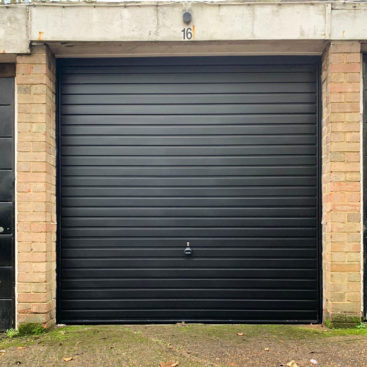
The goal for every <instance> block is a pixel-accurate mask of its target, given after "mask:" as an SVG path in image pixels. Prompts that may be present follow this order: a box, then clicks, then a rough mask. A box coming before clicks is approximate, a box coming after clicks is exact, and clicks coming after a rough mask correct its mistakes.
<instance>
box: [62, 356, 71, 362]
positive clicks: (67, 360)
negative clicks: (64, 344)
mask: <svg viewBox="0 0 367 367" xmlns="http://www.w3.org/2000/svg"><path fill="white" fill-rule="evenodd" d="M63 360H64V362H70V361H72V360H73V357H65V358H63Z"/></svg>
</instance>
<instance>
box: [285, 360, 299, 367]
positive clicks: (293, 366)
mask: <svg viewBox="0 0 367 367" xmlns="http://www.w3.org/2000/svg"><path fill="white" fill-rule="evenodd" d="M287 366H288V367H299V366H298V364H297V363H296V362H295V361H293V360H292V361H290V362H288V363H287Z"/></svg>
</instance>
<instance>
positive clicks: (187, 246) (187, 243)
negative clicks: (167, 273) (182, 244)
mask: <svg viewBox="0 0 367 367" xmlns="http://www.w3.org/2000/svg"><path fill="white" fill-rule="evenodd" d="M184 254H185V255H186V256H190V255H192V249H191V247H190V242H186V248H185V250H184Z"/></svg>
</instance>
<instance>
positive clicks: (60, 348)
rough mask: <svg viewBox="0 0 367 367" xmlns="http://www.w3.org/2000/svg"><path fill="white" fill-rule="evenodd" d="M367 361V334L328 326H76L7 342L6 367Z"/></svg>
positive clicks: (220, 366) (2, 349)
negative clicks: (17, 366) (331, 328)
mask: <svg viewBox="0 0 367 367" xmlns="http://www.w3.org/2000/svg"><path fill="white" fill-rule="evenodd" d="M366 357H367V329H334V330H330V329H326V328H323V327H321V326H295V325H200V324H176V325H108V326H106V325H105V326H69V327H59V328H56V329H54V330H52V331H49V332H47V333H44V334H42V335H39V336H27V337H15V338H8V337H6V336H5V335H2V336H1V337H0V366H16V365H20V366H32V367H33V366H39V367H43V366H48V367H51V366H70V367H76V366H78V367H79V366H80V367H82V366H83V367H94V366H98V367H101V366H111V367H116V366H124V367H125V366H126V367H148V366H149V367H224V366H226V367H227V366H228V367H255V366H256V367H258V366H261V367H273V366H274V367H281V366H284V367H288V366H290V367H297V366H299V367H304V366H330V367H331V366H332V367H338V366H340V367H349V366H350V367H362V366H367V359H366ZM292 361H293V362H292Z"/></svg>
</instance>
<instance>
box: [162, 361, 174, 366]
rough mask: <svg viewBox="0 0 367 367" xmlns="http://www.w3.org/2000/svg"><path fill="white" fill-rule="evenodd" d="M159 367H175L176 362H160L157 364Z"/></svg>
mask: <svg viewBox="0 0 367 367" xmlns="http://www.w3.org/2000/svg"><path fill="white" fill-rule="evenodd" d="M159 365H160V367H177V366H178V362H172V361H169V362H160V363H159Z"/></svg>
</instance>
